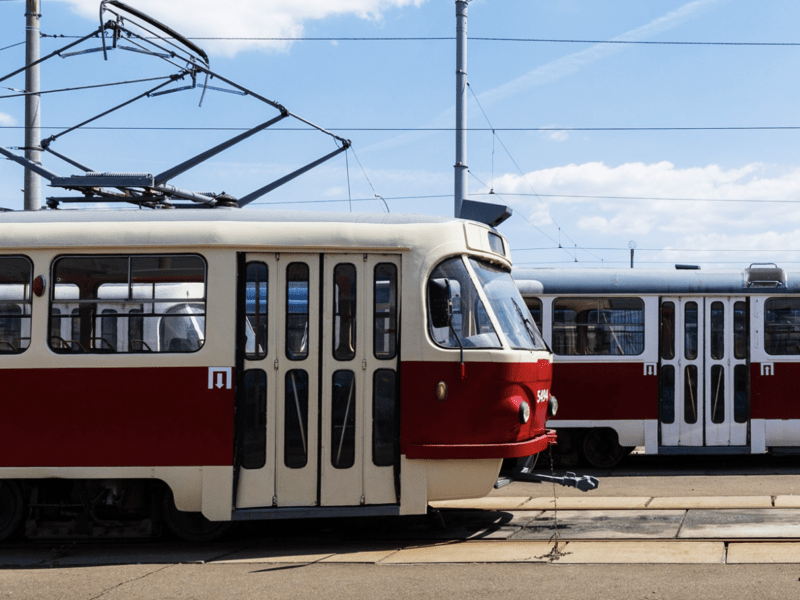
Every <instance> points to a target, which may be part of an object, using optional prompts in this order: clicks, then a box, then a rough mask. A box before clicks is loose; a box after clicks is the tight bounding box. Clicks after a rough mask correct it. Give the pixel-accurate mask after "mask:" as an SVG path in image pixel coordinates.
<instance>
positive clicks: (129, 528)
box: [0, 479, 231, 541]
mask: <svg viewBox="0 0 800 600" xmlns="http://www.w3.org/2000/svg"><path fill="white" fill-rule="evenodd" d="M230 527H231V523H229V522H211V521H209V520H208V519H206V518H205V517H204V516H203V515H202V514H200V513H189V512H183V511H179V510H177V509H176V508H175V503H174V500H173V498H172V492H171V491H170V489H169V487H168V486H167V485H166V484H164V483H163V482H161V481H148V480H136V479H130V480H122V479H120V480H96V479H43V480H24V481H13V480H11V481H0V539H1V538H6V537H7V538H10V539H13V538H18V537H21V536H24V537H26V538H28V539H102V538H107V539H136V538H153V537H158V536H160V535H161V534H162V533H167V532H169V533H172V534H174V535H176V536H177V537H179V538H181V539H184V540H187V541H205V540H210V539H214V538H216V537H218V536H219V535H221V534H222V533H224V532H225V531H226V530H227V529H229V528H230Z"/></svg>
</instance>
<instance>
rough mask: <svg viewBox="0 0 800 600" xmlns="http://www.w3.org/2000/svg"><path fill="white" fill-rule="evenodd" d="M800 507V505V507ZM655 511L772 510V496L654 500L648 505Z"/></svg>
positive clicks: (696, 497)
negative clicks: (709, 509)
mask: <svg viewBox="0 0 800 600" xmlns="http://www.w3.org/2000/svg"><path fill="white" fill-rule="evenodd" d="M798 507H800V505H798ZM647 508H653V509H662V510H663V509H681V508H683V509H690V508H772V497H771V496H690V497H681V498H678V497H666V498H665V497H661V498H653V499H652V500H651V501H650V503H649V504H648V505H647Z"/></svg>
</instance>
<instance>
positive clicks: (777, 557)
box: [726, 542, 800, 565]
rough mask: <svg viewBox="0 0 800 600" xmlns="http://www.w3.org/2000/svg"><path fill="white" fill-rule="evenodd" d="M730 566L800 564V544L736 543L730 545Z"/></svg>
mask: <svg viewBox="0 0 800 600" xmlns="http://www.w3.org/2000/svg"><path fill="white" fill-rule="evenodd" d="M726 562H727V563H728V564H729V565H736V564H742V565H744V564H778V563H783V564H794V563H800V542H735V543H730V544H728V558H727V560H726Z"/></svg>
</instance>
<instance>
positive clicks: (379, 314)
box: [372, 263, 397, 360]
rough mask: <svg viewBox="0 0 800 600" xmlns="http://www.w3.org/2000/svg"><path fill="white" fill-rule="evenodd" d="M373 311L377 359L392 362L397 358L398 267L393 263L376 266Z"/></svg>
mask: <svg viewBox="0 0 800 600" xmlns="http://www.w3.org/2000/svg"><path fill="white" fill-rule="evenodd" d="M372 310H373V312H372V315H373V316H372V319H373V329H372V331H373V336H374V337H373V352H374V354H375V358H380V359H383V360H390V359H392V358H394V357H395V356H397V267H396V266H395V265H393V264H392V263H380V264H379V265H376V266H375V279H374V284H373V307H372Z"/></svg>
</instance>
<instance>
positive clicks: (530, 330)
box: [511, 299, 537, 349]
mask: <svg viewBox="0 0 800 600" xmlns="http://www.w3.org/2000/svg"><path fill="white" fill-rule="evenodd" d="M511 304H513V305H514V308H515V309H517V315H518V316H519V319H520V321H522V324H523V325H524V326H525V331H527V332H528V337H529V338H531V344H533V348H534V349H536V345H537V344H536V334H535V333H534V330H533V326H532V325H531V322H530V319H526V318H525V316H524V315H523V314H522V309H521V308H520V307H519V305H518V304H517V301H516V300H514V299H512V300H511Z"/></svg>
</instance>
